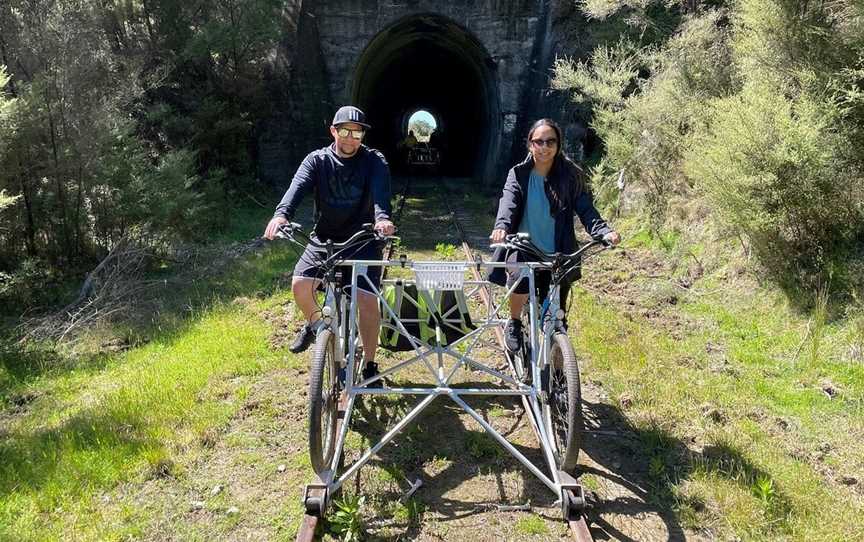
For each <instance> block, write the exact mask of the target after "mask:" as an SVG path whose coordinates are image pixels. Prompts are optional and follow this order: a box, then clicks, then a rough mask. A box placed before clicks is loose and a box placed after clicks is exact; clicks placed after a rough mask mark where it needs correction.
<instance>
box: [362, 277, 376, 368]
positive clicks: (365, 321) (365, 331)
mask: <svg viewBox="0 0 864 542" xmlns="http://www.w3.org/2000/svg"><path fill="white" fill-rule="evenodd" d="M357 290H358V292H359V295H358V296H357V308H358V310H359V313H360V314H359V315H360V339H361V340H362V341H363V358H364V359H363V361H364V365H365V363H368V362H370V361H375V352H376V351H377V350H378V331H379V326H380V323H381V314H380V312H379V310H378V297H377V296H376V295H375V294H371V293H369V292H365V291H363V290H360V289H359V288H358V289H357Z"/></svg>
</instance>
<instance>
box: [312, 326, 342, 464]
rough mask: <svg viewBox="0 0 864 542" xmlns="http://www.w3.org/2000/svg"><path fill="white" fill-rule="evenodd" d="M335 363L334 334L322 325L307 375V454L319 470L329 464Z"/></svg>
mask: <svg viewBox="0 0 864 542" xmlns="http://www.w3.org/2000/svg"><path fill="white" fill-rule="evenodd" d="M338 410H339V364H338V363H337V361H336V336H335V335H333V331H332V330H330V329H322V330H321V331H320V332H319V333H318V339H317V340H316V341H315V352H314V353H313V355H312V368H311V370H310V375H309V458H310V459H311V462H312V468H313V469H315V472H316V473H317V474H320V473H322V472H324V471H325V470H327V469H328V468H330V463H331V461H332V460H333V451H334V450H333V448H334V445H335V444H336V424H337V417H338V415H339V412H338Z"/></svg>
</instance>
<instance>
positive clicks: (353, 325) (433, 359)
mask: <svg viewBox="0 0 864 542" xmlns="http://www.w3.org/2000/svg"><path fill="white" fill-rule="evenodd" d="M437 263H444V262H428V261H424V262H419V261H418V262H413V261H403V260H347V261H345V262H344V263H343V264H342V265H345V266H349V265H350V266H351V288H352V290H351V291H352V295H351V296H350V303H345V302H344V298H343V303H342V304H341V306H340V307H339V308H338V310H339V322H338V325H335V326H333V328H334V331H337V333H338V335H339V337H338V338H339V344H340V349H339V351H340V358H341V356H342V353H344V354H345V355H344V358H341V359H340V360H339V361H340V363H341V364H344V365H343V366H344V368H345V374H346V379H345V387H344V391H343V401H341V403H342V404H343V405H344V413H343V416H342V423H341V424H340V426H339V431H338V434H337V437H336V443H335V448H334V454H333V459H332V461H331V464H330V465H329V468H328V470H326V471H324V472H323V473H321V474H320V475H319V476H318V480H317V482H318V484H320V485H322V486H326V487H327V490H326V492H325V495H326V498H327V499H329V498H330V496H331V495H333V493H334V492H335V491H337V490H338V489H339V488H340V487H342V485H344V484H345V482H346V481H348V479H349V478H351V477H352V476H353V475H355V474H356V473H357V472H358V471H359V470H360V469H361V468H362V467H363V466H364V465H366V464H367V463H369V462H370V461H371V460H372V458H373V457H374V456H375V455H376V454H377V453H378V452H379V451H380V450H381V449H382V448H383V447H384V446H386V445H387V444H388V443H389V442H390V441H392V440H393V439H394V438H395V437H396V436H397V435H398V434H399V433H400V432H401V431H402V430H404V429H405V428H406V427H407V426H408V424H410V423H411V422H412V421H414V419H415V418H417V417H418V416H419V415H420V414H421V413H422V412H423V411H424V410H425V409H426V407H428V406H429V405H430V404H431V403H432V402H433V401H434V400H435V399H436V398H437V397H439V396H445V397H449V398H450V399H451V400H452V401H453V402H454V403H456V404H457V405H459V407H460V408H462V410H464V411H465V412H466V413H467V414H468V415H469V416H471V417H472V418H473V419H474V420H476V421H477V423H479V424H480V426H481V427H483V429H484V430H485V431H486V432H487V433H488V434H489V435H490V436H491V437H492V438H494V439H495V440H496V441H497V442H498V443H499V444H500V445H501V446H502V447H503V448H504V449H505V450H507V452H509V453H510V454H511V455H512V456H513V457H515V458H516V459H517V460H518V461H519V462H520V463H521V464H522V465H523V466H524V467H525V468H526V469H527V470H528V471H529V472H531V473H532V474H533V475H534V476H535V477H536V478H537V479H538V480H540V481H541V482H542V483H543V484H544V485H546V486H547V487H548V488H549V489H550V490H551V491H552V492H553V493H555V495H556V497H557V498H558V499H559V502H563V501H562V500H561V499H563V498H564V494H563V492H564V491H565V490H566V488H565V487H563V486H564V483H563V482H562V479H561V478H562V477H561V475H560V473H559V471H558V467H557V465H556V462H555V457H554V446H555V444H554V441H553V440H552V435H551V434H550V428H549V427H548V425H547V423H546V421H545V416H544V407H543V405H542V404H541V391H542V390H541V389H540V388H541V373H542V371H543V369H544V368H545V367H546V366H547V365H548V364H549V363H550V360H549V359H547V355H546V353H545V350H548V349H546V348H541V346H542V344H543V341H544V340H545V341H548V340H549V338H550V337H549V336H547V335H549V330H541V326H542V322H540V321H539V316H540V315H539V314H538V307H537V296H536V293H535V290H534V271H535V269H538V268H544V267H548V266H547V265H546V264H542V263H534V262H524V263H517V264H514V263H498V262H484V263H479V264H478V263H476V262H469V261H465V262H446V263H448V264H458V265H463V266H464V268H465V271H468V270H470V269H472V268H473V269H475V270H476V271H478V272H479V270H480V268H483V269H486V270H490V269H493V268H502V267H506V268H507V269H509V270H510V271H511V272H518V274H519V276H520V277H522V278H524V279H527V280H528V285H529V288H528V291H529V301H530V302H529V315H530V318H529V319H530V327H529V340H530V344H531V360H530V361H531V364H530V365H531V367H530V370H531V375H532V381H531V384H530V385H528V384H524V383H522V382H519V381H518V380H517V379H516V378H514V377H515V375H516V372H515V369H516V368H515V366H514V361H513V359H511V357H510V356H508V355H506V354H505V357H506V358H507V362H508V364H509V365H510V369H511V373H512V376H511V375H507V374H504V373H502V372H500V371H498V370H495V369H493V368H491V367H489V366H487V365H486V364H484V363H481V362H480V361H478V360H476V359H474V358H473V357H472V354H473V352H474V348H475V347H476V346H477V344H478V343H479V341H480V339H481V337H482V336H483V335H484V334H485V333H487V332H489V331H490V330H491V331H493V332H494V331H495V330H496V329H500V328H501V326H503V325H504V324H505V323H506V318H502V317H501V315H500V314H499V312H500V309H501V305H502V304H503V300H504V299H507V298H508V297H509V296H510V294H512V293H513V292H514V291H515V289H516V286H517V284H518V283H519V281H518V280H517V281H514V284H513V285H512V286H510V287H509V288H507V289H506V291H505V292H504V294H503V296H502V297H501V298H500V299H501V300H502V301H501V302H500V303H499V304H498V305H495V300H494V299H493V298H492V296H491V295H489V300H488V305H487V310H486V311H485V312H486V314H485V317H484V318H483V319H482V320H481V321H474V324H475V329H473V330H472V331H469V332H468V333H465V335H463V336H462V337H459V338H458V339H456V340H454V341H453V342H452V343H450V344H446V345H444V344H441V342H442V341H441V336H442V331H441V328H440V326H436V338H437V340H436V342H435V344H427V343H426V342H424V341H422V340H421V339H420V338H419V337H416V336H414V335H412V334H411V333H409V332H408V330H407V329H406V327H405V323H404V322H403V321H402V320H401V319H400V317H399V315H398V314H396V312H395V311H394V310H393V308H392V307H390V306H389V305H388V304H387V303H386V301H385V300H384V296H383V294H382V291H381V289H380V288H378V287H376V286H375V285H374V284H371V281H368V275H367V271H368V269H369V267H372V266H380V267H405V268H413V266H414V265H415V264H437ZM363 277H365V278H366V279H367V283H368V284H369V285H371V290H372V292H370V293H372V294H374V295H375V296H376V297H377V299H378V301H379V305H380V306H381V307H383V310H384V311H385V312H386V313H387V314H388V315H389V316H390V318H391V321H392V326H391V327H393V328H395V330H397V331H398V332H399V333H401V334H402V335H404V336H405V337H406V338H407V339H408V340H409V342H410V343H411V346H412V348H413V352H412V354H413V356H412V357H410V358H408V359H405V360H401V361H399V362H398V363H397V364H396V365H394V366H393V367H390V368H388V369H386V370H384V371H382V372H381V373H380V374H379V375H377V376H376V377H373V378H369V379H365V380H360V379H357V378H356V377H355V372H356V371H357V370H358V369H359V365H357V364H356V363H355V360H356V357H357V353H358V352H357V343H358V340H357V339H358V337H359V329H358V318H359V314H358V305H357V295H356V293H357V291H358V290H357V284H358V279H360V278H363ZM400 280H402V282H403V283H407V284H411V283H413V280H412V279H400ZM390 282H394V281H392V280H388V281H385V284H386V283H390ZM491 285H492V284H491V283H490V282H488V281H483V280H471V281H469V280H466V281H464V285H463V290H462V291H463V293H465V290H466V289H470V290H469V293H468V295H469V296H470V295H471V294H473V293H476V292H477V291H479V290H480V289H481V288H486V289H487V291H488V289H489V288H490V286H491ZM427 292H429V293H431V292H432V291H427ZM346 305H347V307H346ZM346 319H347V325H346ZM472 320H473V319H472ZM408 322H410V320H409V321H408ZM388 325H390V324H388ZM546 327H548V326H546ZM345 341H347V344H346V343H345ZM463 344H467V345H468V346H467V347H466V348H465V349H464V351H463V352H459V351H458V350H456V348H457V347H459V346H460V345H463ZM445 357H446V358H449V359H452V360H455V362H454V364H453V367H452V368H451V369H450V370H449V371H448V372H445V370H444V369H445V367H446V365H445V363H444V359H445ZM420 363H423V364H424V365H425V366H426V369H427V371H428V374H429V376H430V377H431V380H432V385H430V386H422V385H421V386H417V385H413V386H401V387H400V386H397V387H370V384H374V383H376V382H378V381H381V379H383V378H384V377H386V376H391V375H394V374H396V373H398V372H399V371H402V370H404V369H406V368H408V367H412V366H414V365H417V364H420ZM460 369H462V370H466V371H467V370H469V369H472V370H474V371H478V372H480V373H483V374H485V375H487V376H491V377H493V378H494V379H496V380H497V385H498V386H501V387H495V384H491V383H490V385H488V386H485V387H454V386H452V385H451V382H452V381H453V379H454V377H455V376H456V375H457V374H458V373H459V371H460ZM356 380H360V381H359V382H355V381H356ZM364 395H368V396H376V395H391V396H417V397H419V398H422V399H421V400H420V401H419V402H418V403H417V404H416V405H415V406H414V407H413V408H412V409H411V410H410V411H409V412H408V413H407V414H405V415H404V416H403V417H402V418H401V419H400V420H398V421H397V422H396V424H395V425H393V427H391V428H390V429H389V430H388V431H387V432H386V433H385V434H384V436H383V437H381V439H380V441H379V442H377V443H375V444H374V445H371V446H370V447H369V448H368V449H367V450H365V451H364V452H363V453H362V455H361V456H360V458H359V459H357V460H356V461H354V462H353V463H352V464H351V465H348V466H346V467H343V469H344V470H343V471H342V472H340V456H341V455H342V453H343V451H344V449H345V440H346V438H347V435H348V431H349V430H350V426H351V417H352V414H353V413H354V411H355V407H356V404H357V400H358V399H360V398H361V397H362V396H364ZM473 396H514V397H521V398H522V401H523V404H525V405H526V406H527V407H528V409H529V411H530V414H531V418H532V422H533V423H532V425H533V426H534V428H535V430H536V431H535V434H536V435H537V437H538V442H539V445H540V448H541V451H542V455H543V459H544V461H543V463H545V465H544V464H543V463H541V464H540V465H539V466H538V465H535V464H534V463H533V462H532V461H531V460H529V459H528V458H527V457H525V455H524V454H522V453H521V452H520V451H519V450H518V449H517V448H516V447H515V446H514V445H513V444H512V443H510V442H509V441H508V440H507V438H506V437H505V436H504V435H502V434H501V432H499V431H498V430H496V429H495V428H494V427H492V425H491V424H490V423H489V422H488V421H486V420H485V419H483V417H482V416H481V415H480V414H478V413H477V411H475V410H474V409H473V408H471V406H469V405H468V403H467V402H466V401H465V399H464V398H465V397H473Z"/></svg>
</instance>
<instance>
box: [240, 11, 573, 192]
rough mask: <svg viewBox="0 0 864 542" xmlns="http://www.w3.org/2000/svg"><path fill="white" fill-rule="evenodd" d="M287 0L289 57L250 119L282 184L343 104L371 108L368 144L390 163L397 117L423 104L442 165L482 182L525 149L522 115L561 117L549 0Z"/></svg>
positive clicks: (271, 179) (498, 178)
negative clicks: (293, 21)
mask: <svg viewBox="0 0 864 542" xmlns="http://www.w3.org/2000/svg"><path fill="white" fill-rule="evenodd" d="M295 1H300V2H302V8H301V9H300V14H301V16H300V18H299V24H298V28H297V30H296V32H293V33H290V34H286V36H285V44H284V46H283V47H284V48H285V50H286V51H287V53H286V54H285V55H284V56H286V58H289V59H291V62H290V66H287V65H286V67H287V69H288V70H287V71H286V72H282V71H280V69H279V68H278V67H277V68H276V69H275V70H274V74H273V87H274V89H275V90H274V92H273V98H274V99H273V103H272V104H271V109H272V115H271V116H270V117H269V118H268V120H267V121H265V122H262V124H261V125H260V126H259V127H258V133H259V136H258V145H257V149H258V153H259V176H260V177H261V178H262V180H265V181H266V182H268V183H271V184H273V185H275V186H278V187H280V188H283V187H287V185H288V183H289V182H290V180H291V177H292V176H293V173H294V171H295V170H296V168H297V165H298V164H299V162H300V160H302V158H303V156H305V154H306V153H308V152H309V151H311V150H313V149H315V148H317V147H320V146H322V145H325V144H327V142H328V141H329V134H328V132H327V126H329V123H330V119H332V115H333V112H334V111H335V110H336V108H337V107H338V106H340V105H343V104H347V103H355V104H357V105H359V106H360V107H362V108H364V109H365V110H366V112H367V113H368V114H369V116H370V120H371V123H372V124H373V125H374V130H373V131H371V132H370V134H369V136H368V137H369V139H368V143H369V144H370V145H371V146H374V147H377V148H380V149H381V150H382V151H383V152H384V153H385V155H386V156H387V157H388V159H389V160H390V161H391V163H393V165H394V169H396V173H398V172H399V171H398V165H399V161H400V156H399V154H398V153H397V152H396V148H395V145H396V142H397V141H399V140H400V139H401V138H402V137H404V131H403V130H404V119H405V118H407V115H409V114H410V113H412V112H413V111H415V110H417V109H421V108H422V109H426V110H427V111H430V112H431V113H432V114H433V115H435V116H436V119H437V120H438V122H439V125H440V126H441V128H442V131H443V135H444V137H445V138H446V142H447V143H448V147H447V149H445V153H444V156H445V163H444V164H443V171H442V173H443V174H445V175H453V176H465V177H473V178H474V179H475V181H476V182H478V183H479V184H483V185H486V186H492V187H498V186H500V185H501V184H502V183H503V181H504V174H505V173H506V171H507V168H509V167H510V166H511V165H512V164H513V163H514V161H516V160H518V159H520V158H521V157H523V156H524V153H525V147H524V133H523V132H524V131H525V129H526V128H527V126H528V125H529V124H530V123H531V122H533V121H534V120H536V119H537V118H539V117H540V116H545V115H552V116H554V117H556V118H559V119H560V120H562V121H564V122H563V123H562V124H564V125H565V128H566V127H567V126H568V122H567V120H568V119H567V116H566V115H561V114H559V113H564V112H565V111H563V110H561V111H559V107H557V106H554V107H553V104H552V102H550V101H549V99H548V98H549V89H548V87H549V85H548V78H549V75H550V71H549V70H550V67H551V63H552V59H553V58H554V54H555V53H554V51H553V47H552V41H551V40H550V35H551V34H554V30H552V23H551V21H552V20H553V15H552V14H553V12H554V11H555V7H554V6H556V5H557V2H556V0H494V1H483V2H465V0H410V1H398V2H395V1H393V0H315V1H312V0H295ZM289 53H290V54H289ZM277 56H278V55H277ZM289 72H290V75H289ZM564 101H565V102H566V100H564Z"/></svg>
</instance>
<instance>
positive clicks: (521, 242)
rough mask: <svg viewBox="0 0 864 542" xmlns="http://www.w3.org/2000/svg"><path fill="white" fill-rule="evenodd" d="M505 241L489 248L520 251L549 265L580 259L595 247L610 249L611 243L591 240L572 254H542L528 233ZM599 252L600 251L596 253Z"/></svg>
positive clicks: (518, 234)
mask: <svg viewBox="0 0 864 542" xmlns="http://www.w3.org/2000/svg"><path fill="white" fill-rule="evenodd" d="M504 239H505V241H504V242H503V243H492V244H491V245H489V246H490V248H503V249H508V250H521V251H524V252H528V253H529V254H531V255H532V256H534V257H536V258H537V260H538V261H539V262H543V263H549V264H563V263H565V262H569V261H573V260H576V259H580V258H581V257H582V255H583V254H585V252H586V251H587V250H588V249H590V248H592V247H596V246H602V247H603V250H605V249H607V248H612V246H613V245H612V243H609V242H607V241H604V240H603V239H592V240H591V241H589V242H588V243H585V244H584V245H582V246H581V247H579V250H577V251H576V252H573V253H572V254H562V253H560V252H554V253H549V252H544V251H542V250H540V248H539V247H537V245H535V244H534V243H533V242H531V235H530V234H528V233H513V234H510V235H508V236H507V237H505V238H504ZM597 252H601V251H599V250H598V251H597Z"/></svg>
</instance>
